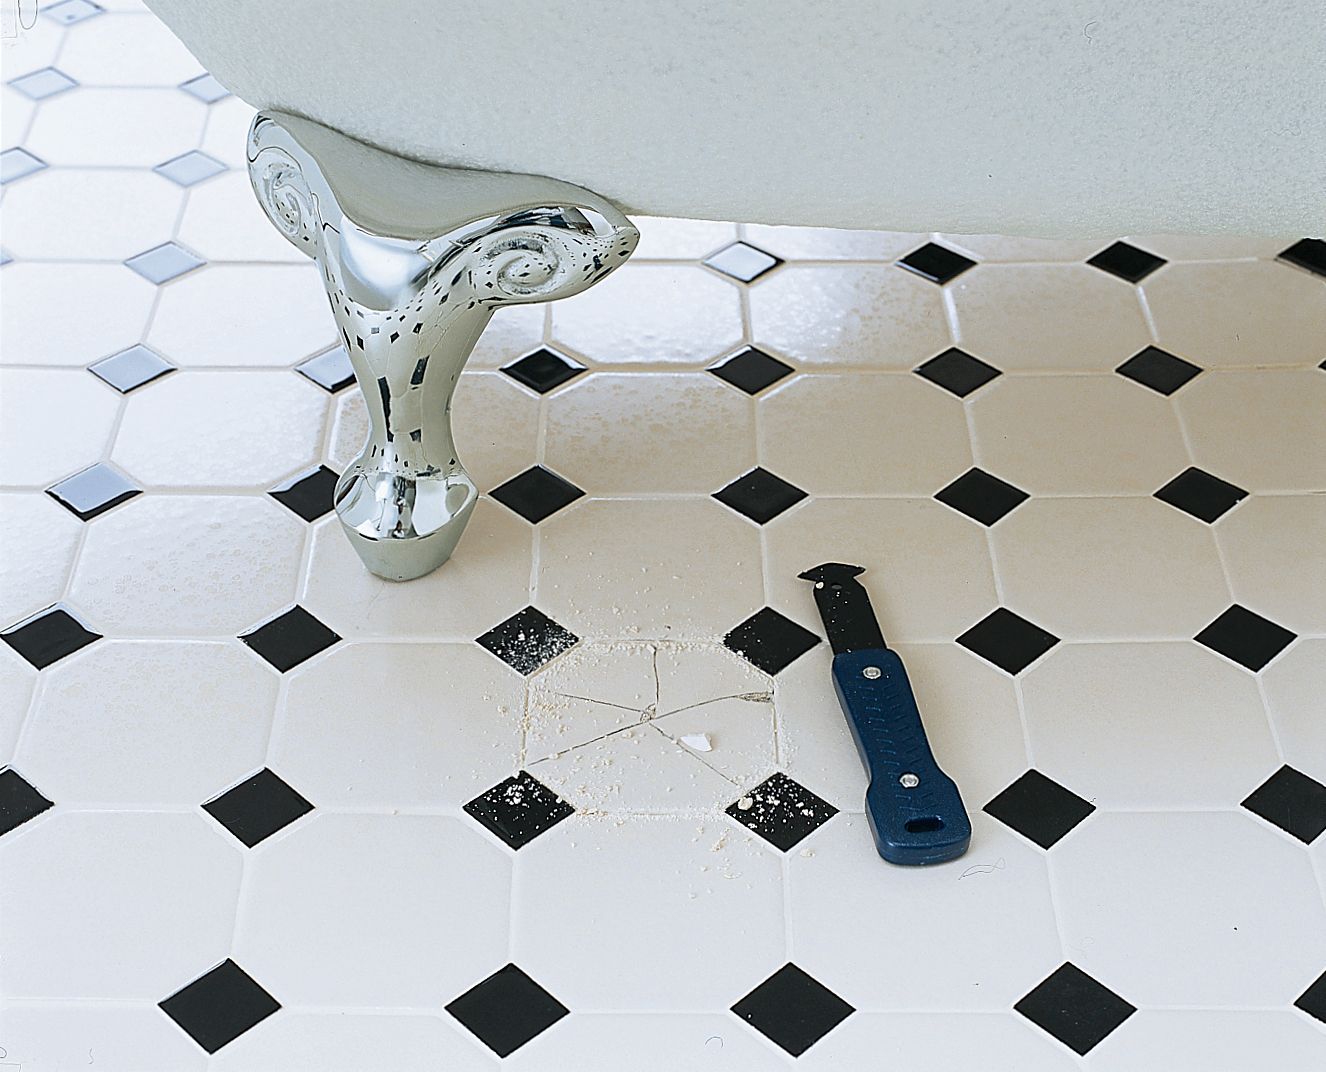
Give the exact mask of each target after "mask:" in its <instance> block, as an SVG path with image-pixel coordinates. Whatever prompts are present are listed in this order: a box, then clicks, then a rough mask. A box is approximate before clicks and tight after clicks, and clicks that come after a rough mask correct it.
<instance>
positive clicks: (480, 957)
mask: <svg viewBox="0 0 1326 1072" xmlns="http://www.w3.org/2000/svg"><path fill="white" fill-rule="evenodd" d="M457 859H464V860H465V867H464V869H463V870H458V869H457V868H456V866H455V861H456V860H457ZM510 871H511V861H510V858H509V856H508V855H507V854H506V853H505V852H503V850H501V849H499V848H496V847H495V846H493V845H488V844H485V843H484V840H483V838H482V837H481V835H480V834H479V833H477V832H476V831H475V830H474V829H473V827H472V826H470V825H462V824H461V821H460V820H459V819H452V818H446V817H442V816H428V815H317V814H316V813H315V815H314V816H313V817H312V818H310V819H309V820H308V821H306V822H304V823H302V824H300V826H299V827H298V828H295V829H292V830H291V832H290V833H289V834H288V835H287V836H285V837H279V838H274V839H272V840H271V841H269V842H267V843H266V844H265V845H264V846H262V847H261V848H259V849H258V850H257V851H255V852H254V853H253V857H252V859H251V860H250V861H249V866H248V875H247V876H246V879H245V887H244V903H243V904H242V906H241V908H240V926H239V928H238V933H237V935H236V939H235V960H236V961H237V962H238V963H239V964H240V965H241V966H243V968H244V970H245V971H247V972H248V973H249V974H251V975H252V976H253V977H254V978H255V979H257V980H259V981H260V982H261V983H262V985H263V986H264V987H265V988H266V989H268V990H269V991H270V992H271V993H272V994H273V996H275V997H276V998H277V1000H278V1001H282V1002H288V1003H290V1004H292V1005H309V1004H321V1005H358V1006H376V1007H380V1006H388V1007H398V1008H413V1009H429V1010H435V1009H436V1008H437V1007H438V1006H440V1005H442V1004H444V1003H445V1002H448V1001H450V1000H451V999H452V998H454V997H456V996H457V995H458V994H460V993H462V992H464V991H465V990H468V989H469V988H470V987H471V986H472V985H473V984H474V983H475V982H476V981H477V980H479V979H483V978H485V977H486V976H487V975H489V974H491V973H492V972H494V971H496V970H497V969H498V968H500V967H501V966H502V965H503V964H504V963H506V959H507V957H506V953H507V912H508V907H507V897H508V889H509V885H510ZM402 919H408V920H409V921H410V925H409V926H408V927H402V926H400V921H401V920H402Z"/></svg>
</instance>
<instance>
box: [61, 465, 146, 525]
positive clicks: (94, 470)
mask: <svg viewBox="0 0 1326 1072" xmlns="http://www.w3.org/2000/svg"><path fill="white" fill-rule="evenodd" d="M142 492H143V489H142V488H140V487H138V485H137V484H135V483H134V482H133V481H132V480H130V479H129V478H128V477H126V476H125V475H124V474H123V473H121V472H120V471H119V470H118V469H116V468H114V467H113V466H110V465H107V464H105V463H104V462H97V464H96V465H90V466H88V467H87V468H86V469H84V470H83V471H82V472H78V473H75V474H74V475H73V476H67V477H65V478H64V479H63V480H61V481H60V482H59V483H58V484H52V485H51V486H50V487H49V488H47V489H46V494H47V495H49V496H50V497H51V498H52V499H54V500H55V501H56V502H58V503H59V504H60V505H61V506H63V507H65V508H66V509H67V510H69V512H70V513H72V514H73V515H74V516H75V517H77V518H79V519H80V520H82V521H91V520H92V519H93V518H94V517H97V516H98V515H99V514H104V513H105V512H106V511H107V510H109V509H110V508H111V507H113V506H119V505H120V503H122V502H125V501H127V500H129V499H132V498H133V497H134V496H135V495H141V494H142Z"/></svg>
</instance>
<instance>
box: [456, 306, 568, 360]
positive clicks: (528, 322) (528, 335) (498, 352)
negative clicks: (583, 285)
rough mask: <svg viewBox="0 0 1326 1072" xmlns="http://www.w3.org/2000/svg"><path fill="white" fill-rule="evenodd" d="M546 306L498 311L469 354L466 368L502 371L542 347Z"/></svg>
mask: <svg viewBox="0 0 1326 1072" xmlns="http://www.w3.org/2000/svg"><path fill="white" fill-rule="evenodd" d="M548 308H549V307H548V306H546V305H511V306H505V307H499V308H498V309H496V310H495V311H494V313H493V318H492V319H491V320H489V321H488V326H487V327H486V328H484V329H483V334H482V335H480V336H479V341H478V343H477V344H476V345H475V347H474V352H473V353H472V354H470V360H469V362H468V363H467V365H466V367H467V368H471V369H490V368H501V367H502V366H503V365H509V364H511V362H513V361H517V360H519V359H520V358H522V357H524V356H525V355H526V354H527V353H529V352H530V351H531V350H537V349H538V348H539V347H540V346H541V345H543V336H544V331H543V328H544V323H545V321H546V320H547V317H548Z"/></svg>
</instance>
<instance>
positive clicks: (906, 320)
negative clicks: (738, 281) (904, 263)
mask: <svg viewBox="0 0 1326 1072" xmlns="http://www.w3.org/2000/svg"><path fill="white" fill-rule="evenodd" d="M750 316H751V332H752V335H753V338H754V342H755V345H756V346H768V347H771V348H772V349H774V350H776V351H777V352H779V353H781V354H785V355H787V357H788V359H789V360H790V361H791V363H792V364H793V365H794V366H796V367H798V368H807V367H827V368H893V369H910V368H913V367H915V366H916V365H919V364H920V363H921V362H922V361H925V360H927V359H928V358H931V357H934V356H935V354H937V353H939V352H940V351H941V350H944V349H946V348H947V347H948V345H949V333H948V324H947V321H946V320H945V319H944V304H943V296H942V293H941V291H940V288H939V287H937V286H935V284H933V283H931V282H928V281H926V280H924V279H921V278H920V277H919V276H917V275H915V274H913V273H912V272H909V271H906V270H905V269H902V268H897V267H895V266H893V265H852V266H829V265H821V266H813V267H798V266H795V265H793V266H791V267H788V268H784V269H782V270H781V271H779V272H778V273H777V274H775V275H771V276H770V277H769V278H768V279H765V280H763V281H761V282H759V283H757V284H756V285H755V286H753V287H752V288H751V291H750Z"/></svg>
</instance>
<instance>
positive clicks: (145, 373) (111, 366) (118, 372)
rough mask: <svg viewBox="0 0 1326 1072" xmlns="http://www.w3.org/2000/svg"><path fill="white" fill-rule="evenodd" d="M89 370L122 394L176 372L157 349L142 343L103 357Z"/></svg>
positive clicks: (90, 366) (89, 367)
mask: <svg viewBox="0 0 1326 1072" xmlns="http://www.w3.org/2000/svg"><path fill="white" fill-rule="evenodd" d="M88 371H89V372H91V373H92V374H93V375H94V376H96V377H97V378H98V379H101V380H104V381H105V382H106V383H108V384H110V385H111V386H112V387H114V388H115V390H117V391H119V392H120V394H122V395H127V394H128V393H129V392H130V391H132V390H134V388H136V387H142V386H143V384H145V383H151V382H152V381H153V380H155V379H158V378H159V377H161V376H164V375H165V374H166V373H167V372H174V371H175V366H174V365H172V364H171V363H170V362H169V361H167V360H166V359H165V358H163V357H162V356H161V355H160V354H158V353H157V352H156V351H155V350H151V349H149V348H148V347H146V346H143V345H142V344H141V343H140V344H139V345H137V346H131V347H129V349H127V350H121V351H120V352H119V353H117V354H111V355H110V357H103V358H102V359H101V360H100V361H96V362H94V363H93V364H91V365H89V366H88Z"/></svg>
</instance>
